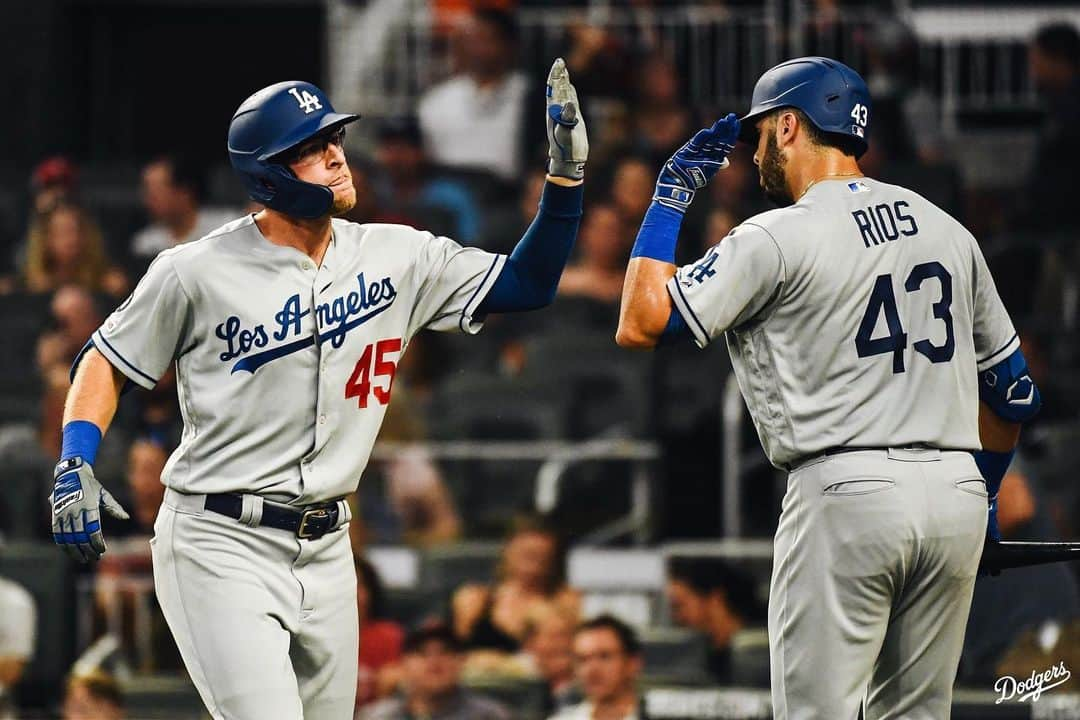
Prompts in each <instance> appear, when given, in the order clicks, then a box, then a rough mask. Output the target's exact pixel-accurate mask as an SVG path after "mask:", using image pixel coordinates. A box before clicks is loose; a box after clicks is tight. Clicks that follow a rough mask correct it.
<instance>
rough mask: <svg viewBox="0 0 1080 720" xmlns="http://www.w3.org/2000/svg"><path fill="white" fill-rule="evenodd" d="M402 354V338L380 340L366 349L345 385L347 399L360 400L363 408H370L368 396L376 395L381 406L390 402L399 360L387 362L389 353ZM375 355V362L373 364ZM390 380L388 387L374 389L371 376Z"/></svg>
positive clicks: (387, 382) (387, 383)
mask: <svg viewBox="0 0 1080 720" xmlns="http://www.w3.org/2000/svg"><path fill="white" fill-rule="evenodd" d="M400 352H401V338H391V339H389V340H380V341H378V342H377V343H375V344H374V345H368V346H367V347H366V348H364V352H363V354H362V355H361V356H360V359H359V360H357V361H356V367H354V368H353V371H352V375H350V376H349V380H348V382H346V383H345V397H346V398H358V403H359V405H360V407H361V408H366V407H367V406H368V395H371V394H372V393H374V394H375V399H376V400H378V401H379V404H380V405H385V404H386V403H388V402H390V389H391V388H392V387H393V386H394V373H395V372H397V360H396V359H395V360H387V359H386V355H387V354H388V353H400ZM373 355H374V360H375V362H374V363H372V356H373ZM372 375H374V376H375V377H385V378H388V379H387V381H386V387H385V388H382V387H378V386H376V387H372V386H371V376H372Z"/></svg>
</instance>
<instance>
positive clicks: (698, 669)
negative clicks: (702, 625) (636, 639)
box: [641, 628, 708, 683]
mask: <svg viewBox="0 0 1080 720" xmlns="http://www.w3.org/2000/svg"><path fill="white" fill-rule="evenodd" d="M641 644H642V649H643V651H644V656H645V673H646V674H647V675H649V676H650V677H652V678H666V679H668V680H669V681H671V682H679V683H703V682H706V681H708V676H707V674H706V663H707V655H708V646H707V644H706V640H705V637H704V636H703V635H701V634H700V633H697V632H692V631H690V630H683V629H680V628H647V629H645V630H643V631H642V632H641Z"/></svg>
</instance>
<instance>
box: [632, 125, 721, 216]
mask: <svg viewBox="0 0 1080 720" xmlns="http://www.w3.org/2000/svg"><path fill="white" fill-rule="evenodd" d="M738 137H739V119H738V118H737V117H736V116H735V113H728V114H727V116H726V117H723V118H721V119H719V120H717V121H716V122H715V123H713V126H712V127H708V128H703V129H701V130H698V131H697V133H696V134H695V135H694V137H692V138H690V141H689V142H688V143H686V144H685V145H683V146H682V147H681V148H679V149H678V150H676V151H675V154H674V155H672V156H671V158H669V159H668V161H667V162H666V163H664V167H663V169H662V170H661V171H660V177H659V178H657V180H656V191H655V193H654V194H653V200H655V201H656V202H658V203H660V204H661V205H665V206H667V207H669V208H672V209H673V210H677V211H679V212H681V213H685V212H686V209H687V208H688V207H690V203H691V202H693V200H694V193H695V192H696V191H698V190H700V189H701V188H703V187H705V186H706V185H707V184H708V183H709V180H711V179H712V177H713V176H714V175H716V173H718V172H719V171H721V170H723V169H724V168H726V167H727V166H728V161H727V156H728V155H729V154H730V153H731V151H732V150H733V149H734V147H735V141H736V140H737V139H738Z"/></svg>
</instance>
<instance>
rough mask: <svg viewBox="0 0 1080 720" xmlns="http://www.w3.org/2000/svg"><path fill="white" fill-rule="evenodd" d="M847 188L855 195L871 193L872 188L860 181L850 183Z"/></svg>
mask: <svg viewBox="0 0 1080 720" xmlns="http://www.w3.org/2000/svg"><path fill="white" fill-rule="evenodd" d="M847 186H848V190H850V191H851V192H853V193H864V192H870V186H869V185H867V184H866V183H864V182H859V181H858V180H856V181H855V182H849V183H848V184H847Z"/></svg>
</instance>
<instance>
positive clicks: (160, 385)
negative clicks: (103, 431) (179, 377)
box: [122, 365, 184, 452]
mask: <svg viewBox="0 0 1080 720" xmlns="http://www.w3.org/2000/svg"><path fill="white" fill-rule="evenodd" d="M133 394H134V395H135V397H136V399H137V402H133V403H129V404H127V405H128V407H127V408H122V409H123V410H125V411H128V410H129V409H130V412H133V413H135V416H134V417H131V416H128V417H126V418H125V420H124V423H125V425H126V426H127V427H128V428H130V431H131V433H132V435H133V436H143V437H146V438H149V439H150V440H152V441H154V442H155V443H157V444H158V445H160V446H161V447H163V448H165V450H166V451H167V452H172V450H173V449H174V448H175V447H176V446H177V445H179V444H180V436H181V434H182V433H183V430H184V422H183V419H182V418H181V417H180V402H179V399H178V397H177V394H176V368H175V367H174V366H172V365H170V366H169V367H168V368H167V369H166V370H165V372H164V374H162V376H161V379H160V380H158V382H157V385H155V386H154V387H153V388H152V389H150V390H143V389H142V388H138V389H137V390H136V391H135V392H134V393H133ZM122 405H123V403H122Z"/></svg>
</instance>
